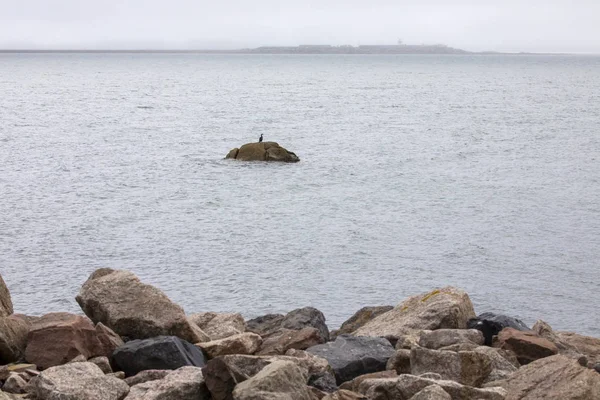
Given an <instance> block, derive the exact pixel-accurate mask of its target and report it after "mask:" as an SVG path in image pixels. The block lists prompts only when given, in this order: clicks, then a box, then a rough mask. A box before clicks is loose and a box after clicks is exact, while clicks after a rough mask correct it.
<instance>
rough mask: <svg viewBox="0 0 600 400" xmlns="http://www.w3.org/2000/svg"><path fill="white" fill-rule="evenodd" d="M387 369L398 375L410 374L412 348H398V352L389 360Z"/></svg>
mask: <svg viewBox="0 0 600 400" xmlns="http://www.w3.org/2000/svg"><path fill="white" fill-rule="evenodd" d="M385 369H386V370H393V371H395V372H396V373H397V374H398V375H401V374H410V372H411V370H410V350H407V349H400V350H396V353H395V354H394V355H393V356H391V357H390V359H389V360H388V362H387V364H386V366H385Z"/></svg>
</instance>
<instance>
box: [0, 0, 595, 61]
mask: <svg viewBox="0 0 600 400" xmlns="http://www.w3.org/2000/svg"><path fill="white" fill-rule="evenodd" d="M399 39H401V40H402V41H403V42H404V43H407V44H422V43H424V44H437V43H442V44H446V45H449V46H451V47H456V48H462V49H465V50H471V51H483V50H491V51H506V52H519V51H526V52H570V53H595V54H600V0H571V1H566V0H545V1H541V0H528V1H526V0H520V1H517V0H493V1H492V0H447V1H443V0H421V1H418V0H412V1H405V0H361V1H359V0H307V1H303V0H296V1H291V0H252V1H246V0H211V1H206V0H96V1H90V0H0V49H235V48H248V47H258V46H267V45H269V46H271V45H291V46H293V45H300V44H332V45H346V44H347V45H355V46H356V45H361V44H395V43H396V42H397V41H398V40H399Z"/></svg>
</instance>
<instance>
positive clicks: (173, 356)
mask: <svg viewBox="0 0 600 400" xmlns="http://www.w3.org/2000/svg"><path fill="white" fill-rule="evenodd" d="M112 361H113V363H114V364H115V365H116V366H117V367H118V369H120V370H121V371H123V372H125V375H126V376H128V377H130V376H134V375H136V374H137V373H139V372H141V371H144V370H149V369H178V368H181V367H185V366H192V367H203V366H204V365H205V362H206V361H205V358H204V354H202V351H201V350H200V349H199V348H197V347H196V346H194V345H193V344H191V343H188V342H186V341H184V340H181V339H179V338H178V337H175V336H159V337H156V338H152V339H146V340H132V341H130V342H127V343H125V344H124V345H123V346H121V347H119V348H118V349H117V350H115V352H114V353H113V356H112Z"/></svg>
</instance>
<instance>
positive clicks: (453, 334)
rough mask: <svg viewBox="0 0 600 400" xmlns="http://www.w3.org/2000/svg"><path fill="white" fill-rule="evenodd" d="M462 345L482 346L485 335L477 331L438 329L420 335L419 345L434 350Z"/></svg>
mask: <svg viewBox="0 0 600 400" xmlns="http://www.w3.org/2000/svg"><path fill="white" fill-rule="evenodd" d="M462 343H471V344H474V345H475V346H481V345H482V344H483V334H482V333H481V332H480V331H478V330H476V329H438V330H435V331H422V332H421V334H420V335H419V345H420V346H422V347H426V348H428V349H433V350H438V349H441V348H442V347H447V346H452V345H456V344H462Z"/></svg>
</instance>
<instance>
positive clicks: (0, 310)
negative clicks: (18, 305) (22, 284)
mask: <svg viewBox="0 0 600 400" xmlns="http://www.w3.org/2000/svg"><path fill="white" fill-rule="evenodd" d="M13 312H14V310H13V304H12V300H11V298H10V291H9V290H8V287H7V286H6V283H5V282H4V279H2V275H0V318H3V317H8V316H9V315H11V314H12V313H13Z"/></svg>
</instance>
